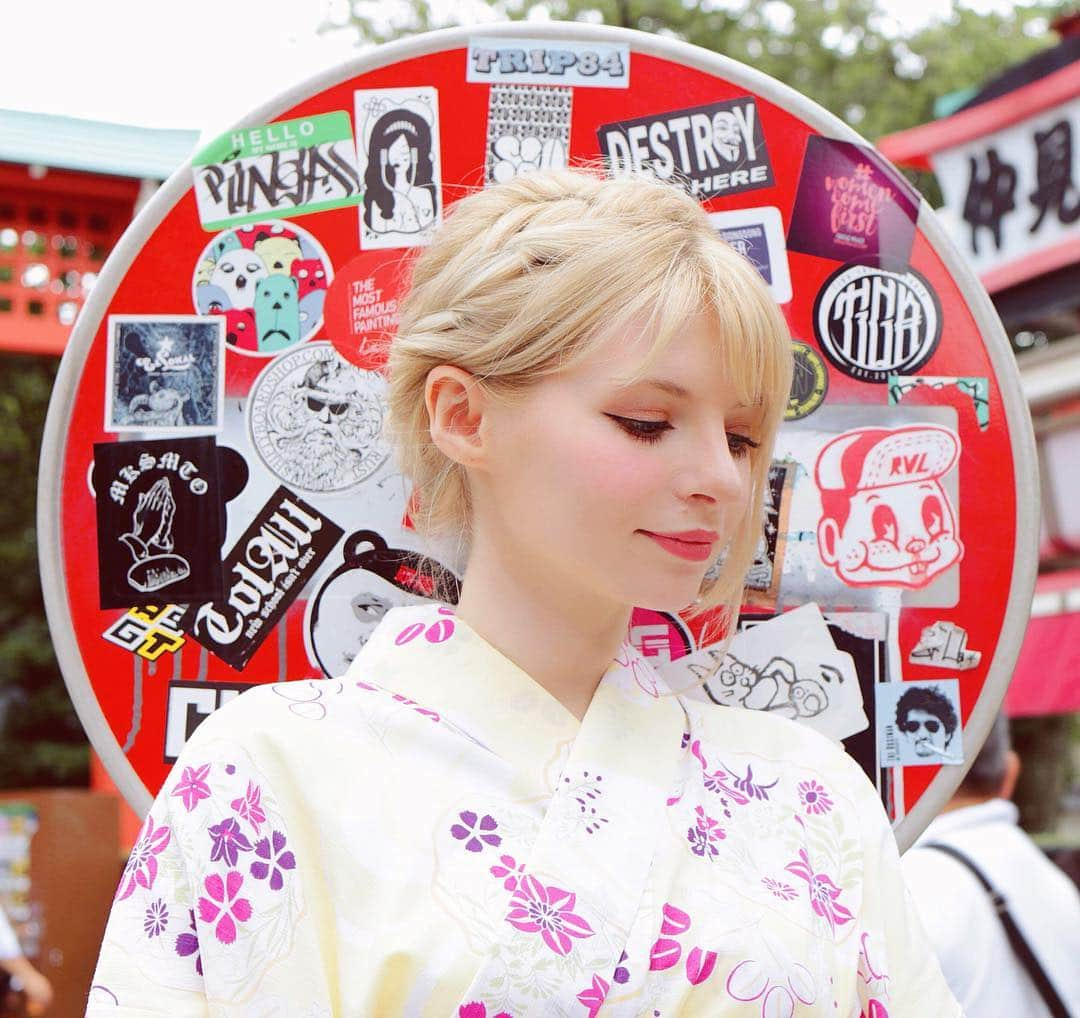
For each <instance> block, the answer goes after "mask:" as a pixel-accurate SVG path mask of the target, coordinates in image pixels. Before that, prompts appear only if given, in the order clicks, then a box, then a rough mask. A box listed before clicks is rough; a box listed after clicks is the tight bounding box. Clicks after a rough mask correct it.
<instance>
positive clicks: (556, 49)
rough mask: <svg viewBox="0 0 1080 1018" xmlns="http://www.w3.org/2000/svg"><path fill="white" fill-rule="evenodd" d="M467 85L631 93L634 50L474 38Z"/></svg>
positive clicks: (469, 57)
mask: <svg viewBox="0 0 1080 1018" xmlns="http://www.w3.org/2000/svg"><path fill="white" fill-rule="evenodd" d="M467 59H468V63H467V64H466V70H465V80H466V81H472V82H481V83H498V84H509V83H512V84H515V85H576V86H578V87H581V86H585V87H586V88H588V87H590V86H591V87H593V88H627V87H628V86H629V85H630V47H629V46H625V45H615V46H612V45H610V44H605V43H593V42H588V43H584V42H560V43H559V44H558V45H555V46H552V45H550V44H549V42H548V41H547V40H545V39H503V38H499V39H470V40H469V54H468V58H467Z"/></svg>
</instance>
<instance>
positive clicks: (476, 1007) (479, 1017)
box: [457, 1000, 514, 1018]
mask: <svg viewBox="0 0 1080 1018" xmlns="http://www.w3.org/2000/svg"><path fill="white" fill-rule="evenodd" d="M457 1013H458V1018H488V1013H487V1006H486V1005H484V1004H481V1003H480V1001H478V1000H474V1001H473V1002H472V1003H471V1004H462V1005H461V1007H459V1008H458V1012H457ZM492 1018H514V1016H513V1015H512V1014H510V1012H509V1011H500V1012H499V1013H498V1014H496V1015H492Z"/></svg>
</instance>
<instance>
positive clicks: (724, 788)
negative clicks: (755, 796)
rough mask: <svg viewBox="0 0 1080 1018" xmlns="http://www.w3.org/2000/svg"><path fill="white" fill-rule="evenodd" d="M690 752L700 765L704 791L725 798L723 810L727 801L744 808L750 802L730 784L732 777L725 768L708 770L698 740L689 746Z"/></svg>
mask: <svg viewBox="0 0 1080 1018" xmlns="http://www.w3.org/2000/svg"><path fill="white" fill-rule="evenodd" d="M690 752H691V753H693V754H694V756H695V757H697V762H698V763H699V764H701V783H702V784H703V785H704V786H705V790H706V791H707V792H715V793H716V794H718V795H724V796H726V797H727V798H726V799H725V800H724V808H725V810H726V809H727V799H731V800H732V801H733V802H734V803H735V804H736V805H737V806H745V805H746V804H747V803H748V802H749V801H750V800H749V799H748V798H747V797H746V796H745V795H743V794H742V792H740V791H739V790H738V789H737V788H735V786H734V785H733V784H732V783H731V781H732V778H733V777H734V775H732V774H729V772H728V770H727V768H726V767H721V768H720V769H719V770H716V771H710V770H709V764H708V761H706V759H705V754H704V753H702V751H701V741H700V740H698V739H695V740H694V742H693V744H692V745H691V746H690Z"/></svg>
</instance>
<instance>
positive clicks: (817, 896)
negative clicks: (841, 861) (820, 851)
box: [784, 848, 854, 933]
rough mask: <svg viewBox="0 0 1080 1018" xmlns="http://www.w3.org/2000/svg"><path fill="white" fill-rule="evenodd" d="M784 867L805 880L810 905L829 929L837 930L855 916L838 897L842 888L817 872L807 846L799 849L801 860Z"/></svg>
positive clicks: (833, 931)
mask: <svg viewBox="0 0 1080 1018" xmlns="http://www.w3.org/2000/svg"><path fill="white" fill-rule="evenodd" d="M784 869H786V870H787V871H788V872H789V873H794V874H795V876H797V877H798V878H799V879H800V880H805V881H806V883H807V887H808V890H809V894H810V907H811V908H812V909H813V910H814V912H815V913H816V914H817V915H819V916H821V918H822V919H824V920H825V921H826V922H827V923H828V924H829V930H830V931H831V932H832V933H835V932H836V927H837V926H843V924H844V923H849V922H851V920H852V919H853V918H854V917H853V916H852V914H851V912H849V911H848V910H847V909H846V908H845V907H844V906H843V905H841V904H840V903H839V902H838V901H837V900H836V899H837V898H839V897H840V895H841V893H842V892H841V890H840V888H839V887H837V886H836V884H834V883H833V882H832V880H831V879H830V878H829V877H827V876H826V875H825V874H824V873H815V872H814V868H813V866H811V865H810V857H809V856H808V855H807V854H806V849H805V848H800V849H799V861H798V862H790V863H788V864H787V865H786V866H785V867H784Z"/></svg>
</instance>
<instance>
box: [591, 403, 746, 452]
mask: <svg viewBox="0 0 1080 1018" xmlns="http://www.w3.org/2000/svg"><path fill="white" fill-rule="evenodd" d="M605 416H607V417H610V418H611V420H613V421H614V422H615V423H616V424H617V425H618V426H619V427H620V428H622V430H623V431H625V432H626V433H627V434H628V435H629V436H630V437H631V438H634V439H637V441H639V442H648V443H649V444H650V445H651V444H653V443H654V442H659V441H660V439H661V438H663V437H664V432H665V431H671V430H672V426H671V424H669V423H668V422H667V421H641V420H638V419H637V418H636V417H620V416H619V415H618V414H606V415H605ZM760 445H761V443H760V442H755V441H754V440H753V439H752V438H748V437H747V436H746V435H738V434H735V433H734V432H731V431H729V432H728V449H730V450H731V454H732V456H734V457H735V458H736V459H739V458H741V457H743V456H747V455H749V453H750V450H751V449H757V448H758V447H759V446H760Z"/></svg>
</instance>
